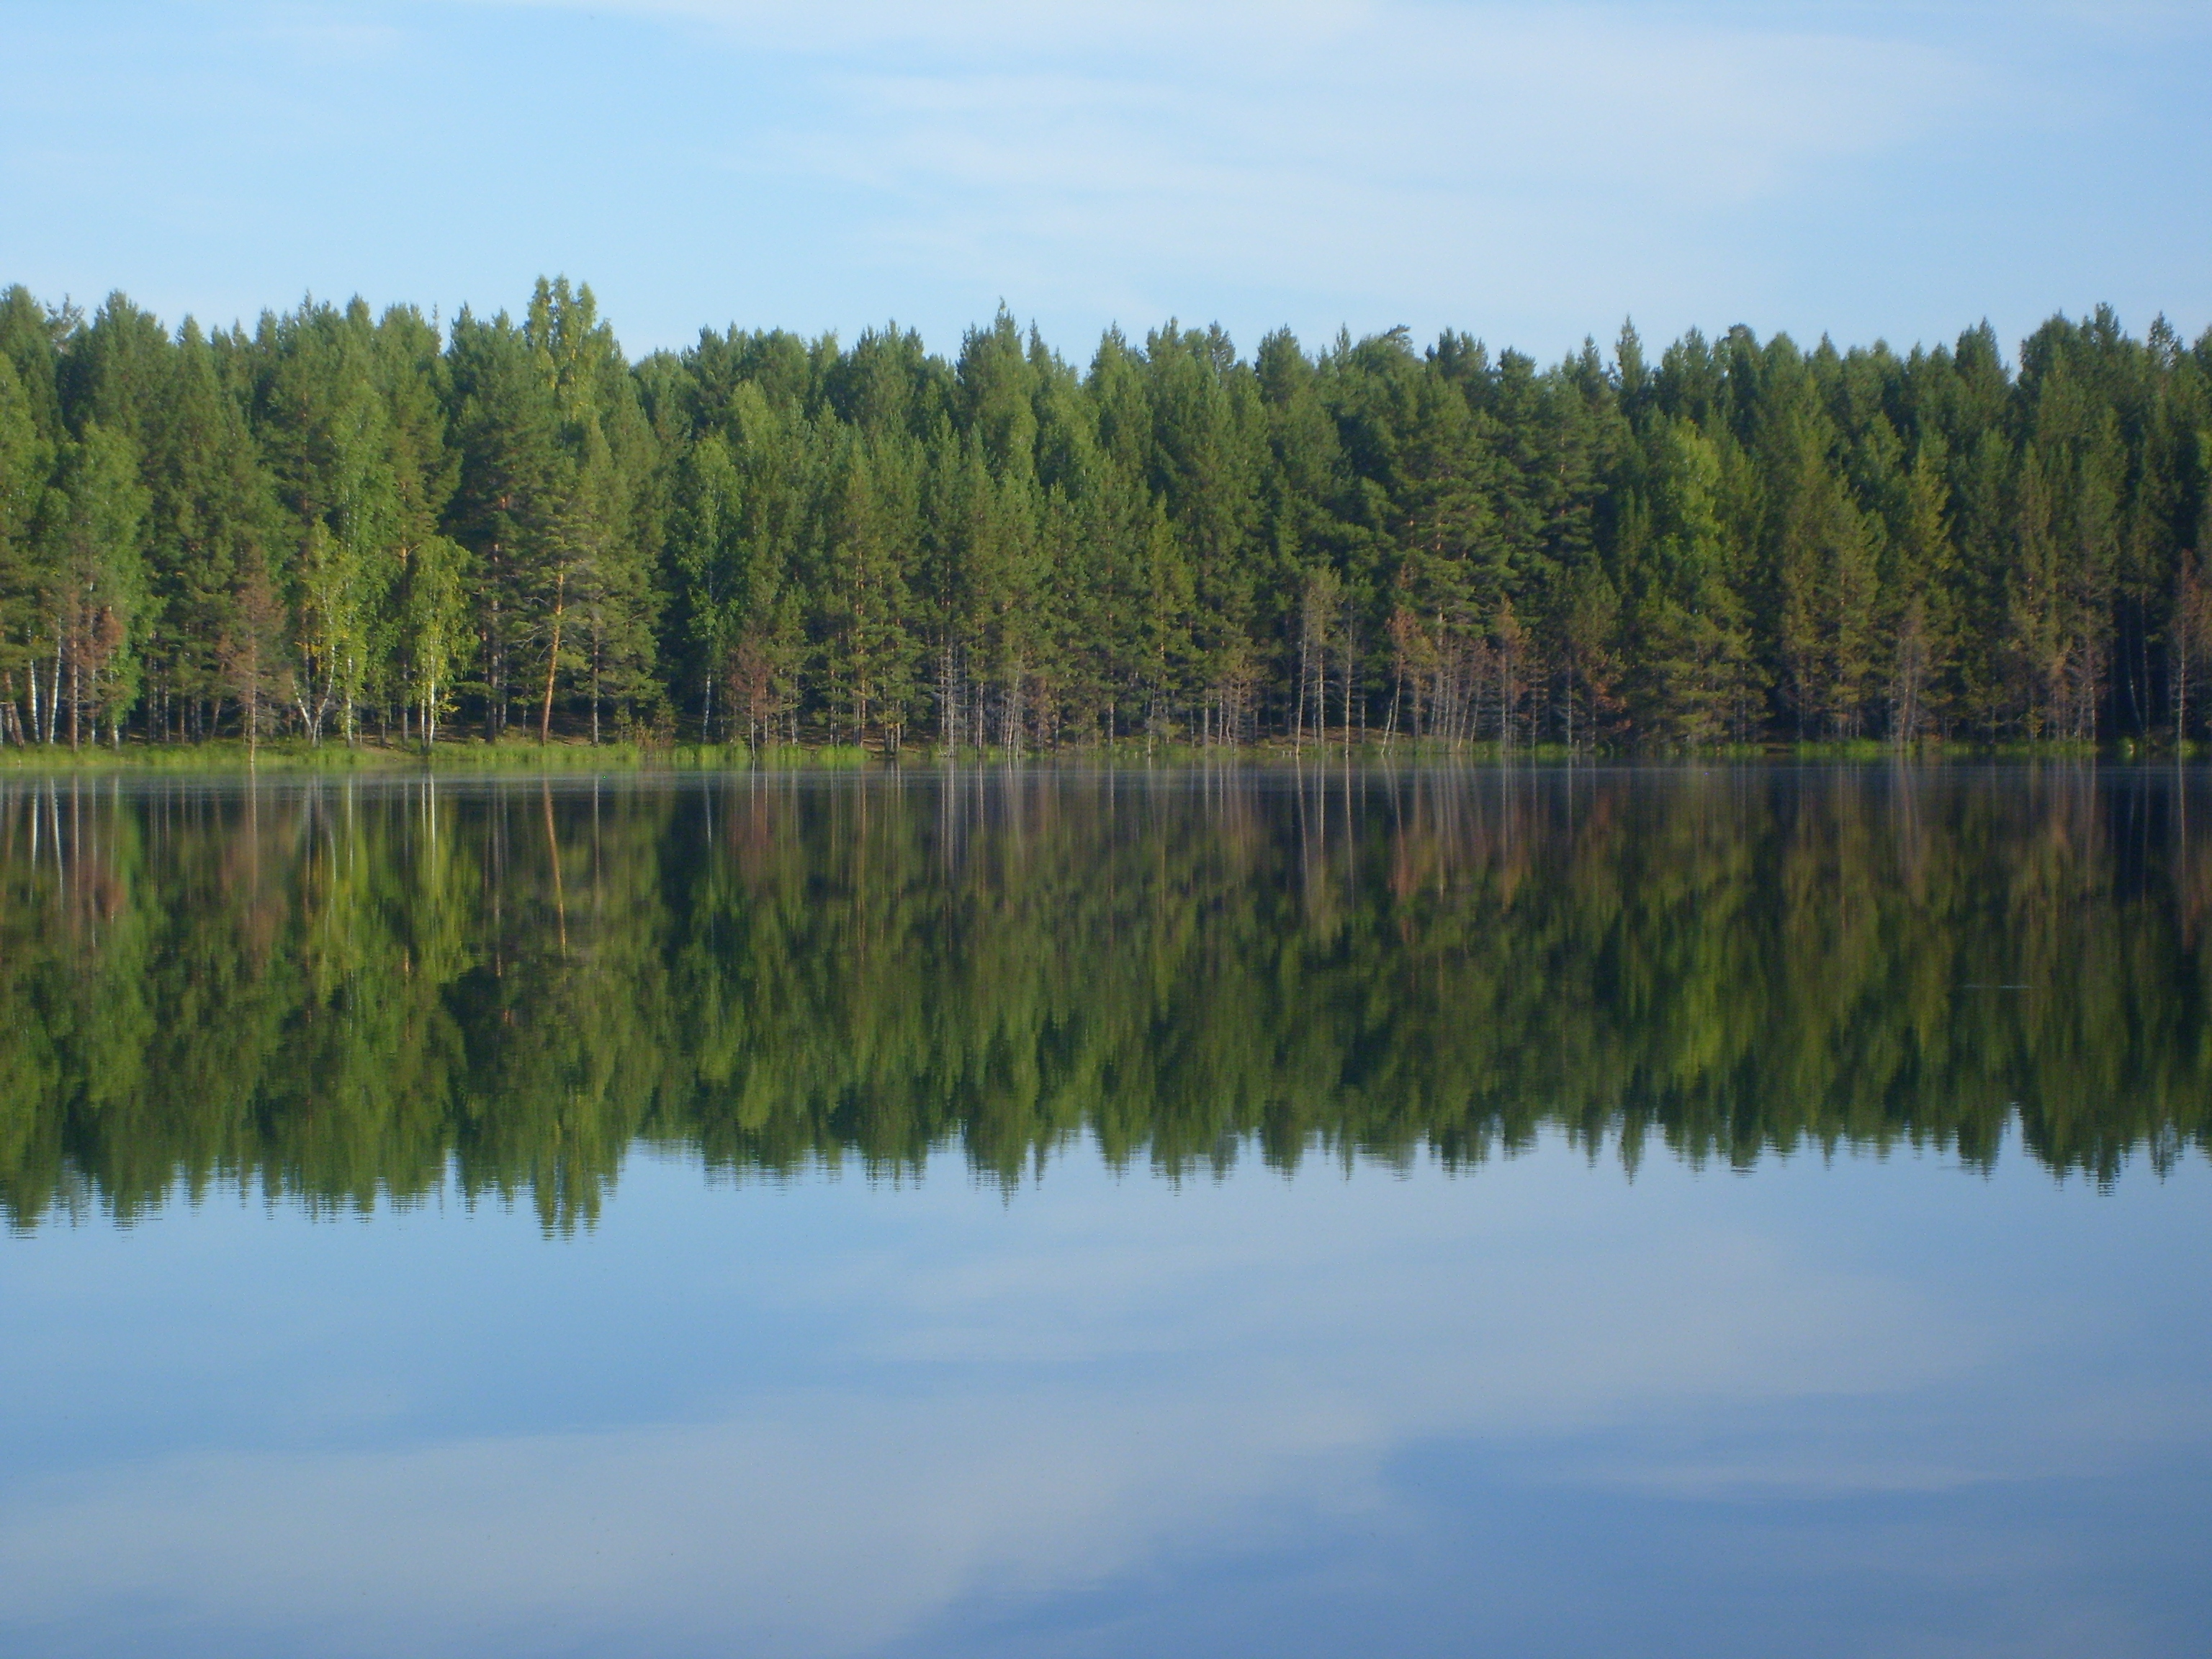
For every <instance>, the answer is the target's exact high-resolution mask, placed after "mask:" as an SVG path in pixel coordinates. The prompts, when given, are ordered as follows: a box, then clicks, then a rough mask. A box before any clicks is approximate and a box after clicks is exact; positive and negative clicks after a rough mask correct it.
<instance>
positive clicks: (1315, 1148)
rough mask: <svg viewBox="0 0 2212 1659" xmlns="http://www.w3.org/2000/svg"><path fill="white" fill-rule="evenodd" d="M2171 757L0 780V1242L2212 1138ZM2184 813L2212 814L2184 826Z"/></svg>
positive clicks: (2192, 790) (2197, 780)
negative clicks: (189, 1224) (215, 1212)
mask: <svg viewBox="0 0 2212 1659" xmlns="http://www.w3.org/2000/svg"><path fill="white" fill-rule="evenodd" d="M2208 805H2212V803H2208V801H2207V799H2205V795H2204V784H2203V780H2202V778H2201V776H2199V775H2197V774H2196V773H2195V771H2194V769H2188V770H2184V771H2177V770H2176V769H2172V768H2166V767H2158V768H2133V767H2130V768H2112V767H2104V768H2100V767H2095V766H2091V765H2087V764H2076V763H2071V762H2064V761H2061V762H2057V763H2042V764H2039V765H2037V766H2033V767H2023V768H2019V769H1983V768H1979V767H1956V768H1954V767H1942V768H1913V767H1896V768H1892V767H1880V768H1871V767H1859V766H1833V767H1825V768H1821V769H1819V770H1818V771H1817V772H1815V771H1814V770H1812V769H1801V768H1796V767H1791V768H1771V769H1770V768H1744V767H1729V768H1715V767H1697V768H1688V767H1685V768H1680V769H1665V770H1646V769H1628V768H1625V767H1587V768H1574V769H1569V768H1565V767H1555V768H1543V769H1528V768H1522V767H1517V766H1516V767H1504V766H1485V767H1480V768H1468V769H1453V768H1448V767H1442V766H1437V767H1424V768H1364V767H1361V766H1358V765H1356V764H1350V765H1347V764H1335V765H1331V766H1328V767H1316V766H1307V767H1304V768H1302V769H1295V770H1294V769H1291V768H1287V767H1285V768H1281V769H1266V770H1263V769H1253V768H1234V767H1221V768H1212V767H1200V766H1193V767H1176V768H1160V769H1155V770H1153V771H1152V772H1150V773H1147V772H1145V771H1143V770H1139V769H1129V770H1127V771H1123V770H1121V769H1111V768H1106V769H1079V770H1068V769H1043V768H1032V769H1010V768H1003V767H997V766H994V767H990V768H977V767H959V768H953V767H945V768H935V767H930V768H913V769H906V768H900V769H890V768H885V769H881V770H880V771H878V772H877V773H875V774H872V775H821V774H807V773H803V772H799V771H794V770H768V769H759V770H749V771H741V772H740V771H725V772H720V773H714V774H707V775H687V774H675V775H671V774H666V773H639V772H627V773H618V774H615V775H594V776H592V777H588V778H571V779H567V780H562V781H553V780H549V779H532V780H527V781H521V780H506V781H487V780H484V779H481V778H463V779H460V780H459V781H454V780H451V779H448V778H445V777H441V776H440V775H436V774H435V773H434V774H411V773H410V774H402V775H399V776H397V777H384V778H368V779H356V778H353V777H347V778H345V779H343V780H331V779H325V778H314V779H311V780H307V781H301V780H299V779H297V778H294V779H292V780H289V781H281V780H280V781H276V782H270V781H262V782H260V783H259V784H258V787H232V788H210V787H207V785H206V783H205V781H204V780H196V779H168V778H155V779H150V780H142V779H133V780H131V781H130V785H129V787H125V781H123V780H122V779H120V778H118V777H115V776H112V775H111V776H108V777H106V778H88V777H86V776H84V775H82V774H79V775H58V774H50V775H46V777H45V778H43V779H35V780H33V779H15V780H10V779H0V1223H4V1224H6V1225H13V1226H15V1227H19V1228H31V1227H36V1226H39V1225H43V1224H44V1223H45V1222H46V1221H47V1220H49V1219H52V1218H57V1217H64V1216H68V1215H88V1214H93V1213H99V1212H107V1213H111V1214H113V1215H116V1216H118V1217H120V1218H130V1217H132V1216H135V1215H139V1214H143V1213H147V1212H151V1211H154V1210H157V1209H159V1208H161V1206H164V1205H166V1204H167V1203H170V1202H172V1201H174V1200H177V1199H179V1197H180V1196H184V1195H187V1194H188V1195H190V1196H191V1197H192V1198H193V1199H194V1200H197V1199H198V1198H199V1197H201V1196H203V1195H204V1194H209V1193H210V1192H219V1191H223V1190H226V1189H244V1190H247V1191H254V1192H259V1193H262V1194H265V1195H267V1196H268V1197H269V1198H270V1200H272V1201H273V1200H287V1201H295V1202H299V1203H301V1204H303V1205H305V1206H308V1207H310V1208H313V1209H317V1210H329V1211H332V1212H351V1211H355V1210H360V1209H368V1208H371V1207H374V1206H377V1205H379V1204H382V1203H386V1202H398V1203H407V1202H411V1201H415V1200H422V1199H425V1198H427V1197H428V1196H429V1195H432V1194H438V1193H441V1191H450V1190H457V1191H458V1193H459V1195H460V1196H461V1197H463V1198H465V1199H467V1200H471V1201H473V1200H477V1199H482V1200H485V1201H489V1202H500V1201H511V1202H515V1203H519V1204H525V1205H528V1206H533V1207H534V1208H535V1209H536V1210H537V1212H538V1215H539V1217H540V1218H542V1220H543V1221H544V1225H547V1226H548V1227H550V1228H555V1229H559V1228H562V1227H567V1226H572V1225H577V1224H579V1223H581V1222H588V1221H589V1220H590V1218H591V1217H592V1214H593V1213H594V1212H596V1210H597V1208H598V1206H599V1203H600V1202H601V1200H602V1199H603V1197H604V1195H605V1193H606V1192H607V1191H608V1190H609V1189H610V1188H611V1187H612V1186H613V1185H614V1184H615V1183H616V1182H617V1180H618V1179H619V1177H620V1174H621V1171H622V1169H623V1164H624V1160H625V1158H627V1157H629V1155H630V1153H631V1152H632V1149H634V1148H635V1147H636V1146H640V1145H641V1144H643V1145H647V1146H654V1147H658V1148H659V1149H661V1150H663V1151H665V1152H671V1153H675V1154H678V1155H680V1156H682V1157H684V1158H687V1159H689V1160H692V1161H696V1162H702V1163H703V1164H705V1165H706V1166H707V1167H708V1169H710V1170H714V1171H716V1172H718V1173H720V1174H722V1175H726V1176H728V1177H730V1178H732V1179H754V1178H762V1179H776V1178H782V1177H785V1176H790V1175H793V1174H795V1173H799V1172H803V1171H805V1170H809V1169H811V1168H813V1167H816V1166H817V1165H821V1164H840V1163H845V1162H849V1164H852V1165H853V1166H855V1167H857V1168H860V1169H865V1170H867V1171H869V1172H870V1173H871V1174H872V1175H880V1176H887V1177H890V1178H898V1179H904V1178H907V1177H908V1176H914V1175H918V1174H920V1173H921V1172H922V1171H923V1170H925V1169H926V1168H927V1166H928V1165H929V1164H930V1162H931V1160H932V1158H933V1154H935V1153H937V1152H939V1151H941V1150H945V1149H957V1151H958V1152H961V1153H963V1154H964V1157H965V1160H966V1162H967V1164H969V1168H970V1169H971V1170H973V1171H974V1172H975V1175H976V1176H978V1177H979V1178H981V1179H983V1180H986V1181H992V1182H1002V1183H1005V1184H1006V1185H1007V1186H1008V1187H1009V1188H1012V1187H1015V1186H1018V1185H1019V1184H1020V1183H1021V1182H1024V1180H1025V1179H1027V1178H1028V1177H1029V1176H1030V1175H1031V1174H1032V1173H1033V1172H1035V1171H1036V1170H1040V1169H1041V1168H1042V1166H1043V1164H1045V1163H1047V1162H1048V1160H1050V1159H1052V1158H1056V1157H1058V1156H1060V1155H1061V1154H1062V1153H1063V1152H1066V1151H1068V1150H1070V1149H1071V1148H1079V1147H1081V1146H1085V1145H1089V1146H1095V1147H1096V1148H1097V1151H1098V1152H1099V1153H1100V1154H1102V1155H1103V1157H1105V1158H1107V1159H1109V1161H1111V1162H1112V1163H1114V1164H1115V1165H1117V1166H1130V1165H1139V1164H1145V1163H1149V1164H1152V1166H1153V1167H1156V1168H1158V1169H1159V1170H1163V1171H1164V1172H1167V1173H1170V1174H1171V1175H1185V1174H1188V1175H1191V1176H1204V1175H1205V1174H1206V1172H1207V1171H1209V1170H1223V1169H1225V1168H1226V1167H1227V1166H1228V1165H1229V1164H1232V1163H1234V1162H1235V1161H1236V1160H1237V1158H1239V1157H1240V1156H1256V1157H1260V1158H1264V1159H1266V1160H1267V1163H1268V1164H1272V1165H1273V1166H1274V1167H1277V1168H1279V1169H1282V1170H1285V1171H1289V1170H1295V1169H1297V1168H1298V1167H1299V1166H1300V1164H1301V1163H1302V1162H1303V1161H1304V1160H1306V1159H1309V1158H1319V1159H1322V1160H1323V1162H1324V1164H1326V1162H1327V1161H1328V1160H1329V1159H1331V1158H1334V1159H1340V1160H1341V1161H1342V1162H1343V1163H1345V1164H1351V1163H1353V1162H1355V1161H1360V1160H1368V1159H1373V1160H1382V1161H1384V1162H1388V1163H1398V1162H1402V1161H1404V1160H1407V1159H1412V1158H1419V1157H1423V1156H1428V1157H1433V1158H1437V1159H1439V1160H1440V1161H1442V1162H1443V1164H1446V1165H1448V1166H1449V1167H1451V1168H1454V1169H1460V1170H1469V1171H1473V1170H1477V1169H1479V1168H1480V1167H1481V1166H1483V1165H1484V1164H1486V1161H1487V1160H1488V1159H1490V1158H1493V1157H1497V1156H1502V1155H1505V1154H1510V1153H1511V1152H1516V1151H1518V1150H1523V1149H1526V1148H1528V1147H1529V1146H1533V1145H1534V1144H1535V1142H1536V1141H1537V1139H1538V1138H1539V1137H1540V1136H1543V1135H1547V1134H1550V1135H1554V1136H1565V1138H1567V1139H1571V1141H1573V1142H1574V1143H1576V1144H1577V1145H1579V1146H1584V1147H1586V1148H1587V1149H1588V1151H1589V1155H1590V1156H1591V1157H1592V1158H1596V1157H1599V1156H1601V1154H1604V1153H1610V1154H1612V1155H1613V1156H1616V1157H1618V1158H1620V1159H1621V1160H1622V1161H1624V1162H1625V1163H1626V1164H1628V1165H1629V1166H1630V1167H1631V1168H1634V1167H1635V1166H1636V1164H1637V1163H1638V1160H1639V1158H1645V1157H1658V1156H1667V1157H1674V1158H1683V1159H1686V1160H1688V1161H1691V1162H1693V1163H1696V1162H1703V1161H1707V1160H1711V1161H1713V1162H1716V1163H1722V1164H1729V1165H1733V1166H1735V1167H1740V1168H1748V1167H1751V1166H1752V1165H1753V1164H1758V1163H1759V1162H1760V1161H1761V1160H1763V1159H1765V1158H1769V1157H1771V1156H1774V1155H1776V1154H1783V1155H1789V1154H1793V1153H1794V1154H1797V1155H1802V1156H1824V1155H1831V1154H1835V1153H1837V1152H1839V1150H1840V1149H1846V1148H1856V1149H1862V1150H1866V1151H1875V1152H1878V1151H1882V1150H1886V1149H1892V1148H1898V1149H1902V1148H1906V1147H1916V1148H1921V1149H1928V1150H1934V1149H1941V1150H1942V1151H1943V1152H1946V1153H1947V1154H1948V1155H1950V1156H1952V1157H1954V1158H1956V1159H1957V1160H1958V1161H1959V1162H1960V1163H1961V1164H1966V1165H1967V1166H1969V1167H1983V1166H1986V1165H1988V1164H1991V1163H1993V1162H1994V1161H1996V1159H1998V1158H2000V1157H2004V1156H2021V1157H2026V1158H2031V1159H2033V1160H2034V1161H2035V1162H2036V1163H2037V1164H2039V1165H2040V1166H2042V1167H2044V1168H2046V1169H2048V1170H2051V1171H2052V1172H2053V1173H2054V1174H2057V1175H2079V1176H2086V1177H2088V1178H2090V1179H2093V1180H2098V1181H2110V1180H2113V1179H2116V1178H2118V1177H2119V1176H2122V1174H2123V1172H2124V1170H2127V1169H2128V1168H2129V1167H2130V1165H2135V1164H2148V1165H2150V1166H2151V1167H2153V1168H2155V1169H2159V1170H2166V1169H2170V1168H2171V1167H2172V1166H2173V1165H2174V1164H2176V1163H2177V1162H2178V1161H2179V1160H2181V1159H2184V1158H2195V1157H2197V1156H2201V1155H2202V1154H2203V1153H2204V1152H2208V1151H2212V1018H2208V1007H2207V1001H2208V996H2212V837H2208V835H2207V829H2208V826H2212V816H2208V812H2207V806H2208ZM2192 808H2193V811H2192Z"/></svg>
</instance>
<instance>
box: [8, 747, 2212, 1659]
mask: <svg viewBox="0 0 2212 1659" xmlns="http://www.w3.org/2000/svg"><path fill="white" fill-rule="evenodd" d="M2208 930H2212V777H2207V776H2206V775H2203V774H2201V773H2197V772H2195V771H2187V772H2183V771H2176V770H2173V769H2164V770H2155V769H2154V770H2147V771H2144V770H2130V769H2111V768H2106V769H2070V768H2061V769H2052V768H2045V769H2037V770H2029V769H1968V768H1959V769H1942V770H1933V769H1931V770H1922V771H1903V772H1899V771H1892V770H1888V769H1867V770H1819V771H1801V770H1794V769H1751V768H1746V769H1645V770H1628V769H1622V770H1606V769H1577V770H1575V771H1574V772H1572V773H1570V772H1568V771H1566V770H1564V769H1560V770H1548V771H1547V770H1535V771H1517V772H1516V771H1508V770H1492V771H1485V772H1476V773H1419V774H1416V773H1411V772H1397V773H1389V772H1380V771H1369V772H1358V771H1354V772H1349V773H1346V772H1329V773H1327V774H1325V775H1316V774H1313V773H1311V772H1308V773H1307V774H1305V775H1304V776H1303V777H1301V776H1299V775H1296V774H1293V773H1290V772H1287V771H1285V772H1279V773H1256V774H1255V773H1220V774H1209V773H1205V772H1200V771H1184V772H1174V773H1164V774H1158V775H1144V774H1141V773H1122V774H1119V775H1106V774H1081V773H1069V772H1045V771H1036V770H1030V771H1025V772H1022V773H1018V774H1005V773H996V772H994V773H989V774H976V773H972V772H971V773H963V774H958V775H947V774H940V773H937V772H934V771H926V772H919V773H918V772H917V771H916V770H915V769H908V771H907V772H906V773H905V774H904V775H870V776H866V777H844V778H839V777H830V776H793V775H787V776H760V777H748V776H742V775H740V776H718V777H696V776H693V777H674V778H654V777H644V778H641V777H635V776H627V777H623V778H602V779H598V780H589V779H586V780H575V779H562V780H556V781H539V780H534V779H533V780H530V781H511V782H510V781H500V782H481V783H479V782H458V783H457V782H455V781H452V780H447V779H441V780H439V781H435V782H433V781H425V780H419V779H417V780H408V781H374V782H352V783H347V782H343V781H341V782H330V781H319V782H298V781H276V780H264V781H262V782H261V783H260V784H259V785H258V787H252V788H248V787H245V786H243V785H240V784H236V783H208V782H177V781H150V780H125V781H110V780H100V781H90V780H76V781H72V780H57V781H52V782H46V781H33V780H30V779H27V778H21V777H18V778H15V779H7V780H0V1215H4V1218H5V1219H6V1221H7V1223H8V1224H9V1233H8V1234H7V1235H4V1236H0V1651H4V1652H6V1653H9V1654H11V1655H13V1654H21V1655H26V1656H49V1655H53V1656H58V1655H79V1654H83V1655H91V1654H101V1655H107V1654H114V1653H118V1652H147V1653H160V1654H163V1655H176V1656H200V1655H208V1656H214V1655H222V1656H227V1659H239V1656H248V1659H251V1656H263V1655H268V1656H277V1655H286V1656H289V1655H310V1656H321V1655H349V1656H350V1655H362V1656H384V1655H410V1656H412V1655H446V1654H452V1655H469V1656H507V1655H517V1656H520V1655H566V1654H579V1655H581V1654H592V1655H600V1654H608V1653H620V1654H635V1655H662V1654H667V1655H695V1654H696V1655H726V1654H727V1655H750V1654H761V1655H878V1654H880V1655H887V1656H923V1655H929V1656H935V1655H945V1656H951V1655H985V1656H998V1655H1005V1656H1016V1655H1020V1656H1032V1655H1124V1654H1132V1655H1133V1654H1144V1655H1161V1656H1184V1655H1188V1656H1200V1655H1205V1656H1215V1655H1225V1656H1243V1655H1250V1656H1263V1655H1264V1656H1303V1655H1315V1656H1321V1655H1330V1656H1334V1655H1339V1654H1348V1653H1362V1654H1370V1653H1374V1654H1408V1655H1430V1654H1436V1655H1443V1654H1489V1653H1510V1654H1529V1655H1585V1654H1587V1655H1607V1656H1613V1655H1643V1654H1650V1655H1675V1654H1699V1655H1717V1656H1733V1655H1744V1656H1751V1655H1760V1656H1765V1655H1771V1654H1781V1653H1788V1654H1808V1655H1866V1656H1875V1655H1883V1656H1887V1655H1944V1656H1951V1655H1979V1654H1992V1655H1995V1654H2006V1655H2011V1654H2033V1655H2071V1654H2081V1655H2100V1656H2103V1655H2120V1656H2125V1655H2197V1654H2202V1653H2203V1652H2204V1651H2206V1650H2207V1649H2208V1646H2212V1573H2207V1572H2206V1571H2205V1570H2204V1566H2203V1563H2204V1561H2205V1560H2206V1559H2208V1558H2212V1382H2208V1379H2212V1277H2208V1267H2212V1249H2208V1246H2212V1165H2208V1160H2207V1158H2206V1155H2205V1154H2206V1149H2207V1147H2208V1146H2212V1020H2208V1013H2212V1008H2208V999H2212V933H2208Z"/></svg>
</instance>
